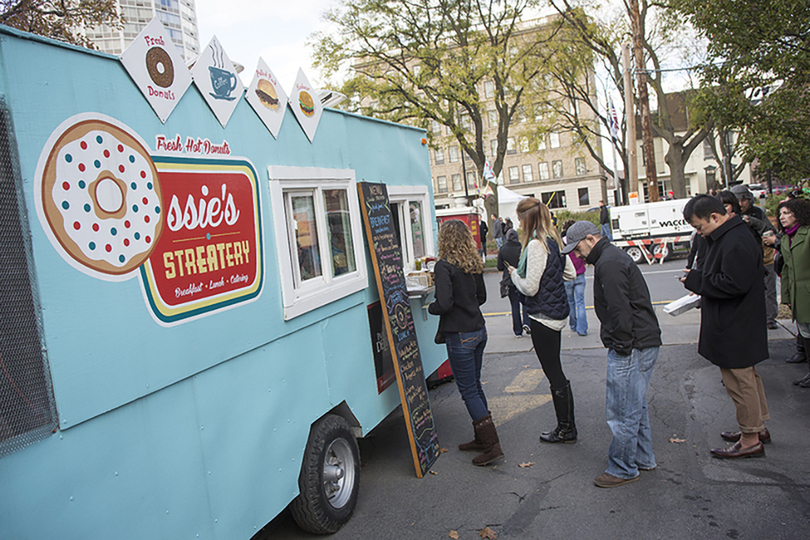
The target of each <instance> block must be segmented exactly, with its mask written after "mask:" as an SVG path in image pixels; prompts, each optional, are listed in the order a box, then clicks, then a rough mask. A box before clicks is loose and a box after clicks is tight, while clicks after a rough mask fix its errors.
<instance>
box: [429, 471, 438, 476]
mask: <svg viewBox="0 0 810 540" xmlns="http://www.w3.org/2000/svg"><path fill="white" fill-rule="evenodd" d="M430 474H435V475H436V476H439V473H437V472H436V471H430Z"/></svg>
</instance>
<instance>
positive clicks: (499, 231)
mask: <svg viewBox="0 0 810 540" xmlns="http://www.w3.org/2000/svg"><path fill="white" fill-rule="evenodd" d="M492 237H493V238H495V248H496V249H501V246H502V245H503V222H502V221H501V218H499V217H498V216H496V215H495V214H492Z"/></svg>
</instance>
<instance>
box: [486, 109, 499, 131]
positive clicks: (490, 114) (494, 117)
mask: <svg viewBox="0 0 810 540" xmlns="http://www.w3.org/2000/svg"><path fill="white" fill-rule="evenodd" d="M487 120H489V129H495V128H496V127H498V111H491V110H490V111H487Z"/></svg>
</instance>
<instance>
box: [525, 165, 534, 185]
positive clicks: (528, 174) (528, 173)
mask: <svg viewBox="0 0 810 540" xmlns="http://www.w3.org/2000/svg"><path fill="white" fill-rule="evenodd" d="M523 181H524V182H531V181H532V166H531V165H528V164H527V165H524V166H523Z"/></svg>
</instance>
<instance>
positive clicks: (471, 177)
mask: <svg viewBox="0 0 810 540" xmlns="http://www.w3.org/2000/svg"><path fill="white" fill-rule="evenodd" d="M467 187H468V188H470V189H477V188H478V183H477V182H476V181H475V173H474V172H468V173H467Z"/></svg>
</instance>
